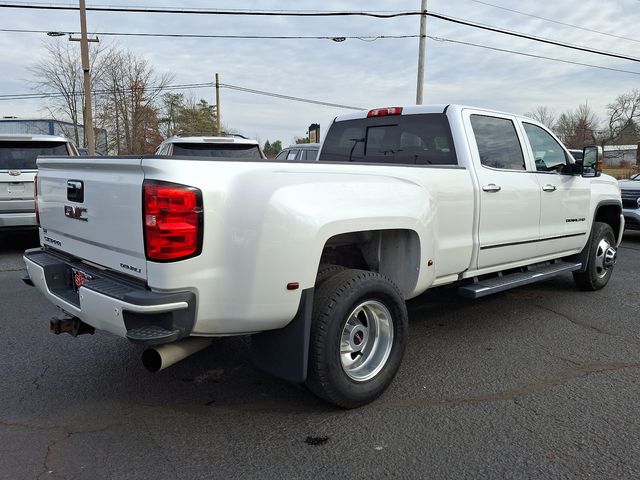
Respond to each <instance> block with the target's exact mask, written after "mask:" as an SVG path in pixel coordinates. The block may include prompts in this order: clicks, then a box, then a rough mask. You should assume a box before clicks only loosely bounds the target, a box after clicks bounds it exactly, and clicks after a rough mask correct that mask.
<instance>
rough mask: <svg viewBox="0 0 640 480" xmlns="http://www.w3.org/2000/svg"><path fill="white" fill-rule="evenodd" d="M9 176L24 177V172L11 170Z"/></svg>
mask: <svg viewBox="0 0 640 480" xmlns="http://www.w3.org/2000/svg"><path fill="white" fill-rule="evenodd" d="M9 175H11V176H12V177H17V176H18V175H22V172H21V171H20V170H9Z"/></svg>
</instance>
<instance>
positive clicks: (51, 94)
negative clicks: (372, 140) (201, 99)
mask: <svg viewBox="0 0 640 480" xmlns="http://www.w3.org/2000/svg"><path fill="white" fill-rule="evenodd" d="M213 86H214V83H213V82H206V83H187V84H180V85H164V86H160V85H158V86H152V87H148V88H146V89H145V90H147V91H150V92H155V91H160V90H162V91H165V90H167V91H172V90H189V89H195V88H211V87H213ZM220 87H221V88H227V89H229V90H237V91H240V92H245V93H251V94H255V95H263V96H267V97H274V98H280V99H284V100H292V101H296V102H302V103H310V104H313V105H322V106H325V107H336V108H344V109H347V110H364V108H362V107H354V106H351V105H343V104H340V103H331V102H324V101H321V100H313V99H310V98H303V97H294V96H292V95H284V94H281V93H275V92H267V91H265V90H256V89H253V88H247V87H241V86H239V85H232V84H229V83H221V84H220ZM127 90H128V91H131V90H133V89H127ZM120 91H122V90H114V89H96V90H95V91H94V92H93V93H94V95H110V94H113V93H116V92H120ZM81 95H83V93H82V92H76V93H75V94H64V93H60V92H48V93H17V94H4V95H0V101H3V100H34V99H44V98H63V97H67V96H81Z"/></svg>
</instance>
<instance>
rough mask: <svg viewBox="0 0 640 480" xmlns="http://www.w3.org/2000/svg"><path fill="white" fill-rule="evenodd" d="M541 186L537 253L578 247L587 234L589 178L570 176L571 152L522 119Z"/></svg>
mask: <svg viewBox="0 0 640 480" xmlns="http://www.w3.org/2000/svg"><path fill="white" fill-rule="evenodd" d="M522 127H523V130H524V133H525V137H526V145H527V154H528V155H530V156H531V159H532V161H533V162H534V164H535V167H536V177H537V179H538V183H539V186H540V192H541V204H540V205H541V206H540V242H539V247H538V248H539V251H540V255H551V254H557V253H561V252H567V253H570V252H572V251H575V250H580V249H582V247H583V246H584V244H585V242H586V239H587V237H588V236H589V232H588V228H589V224H590V222H589V220H588V219H587V215H588V213H589V207H590V196H591V181H590V179H588V178H584V177H582V176H581V175H569V174H567V173H563V172H565V171H566V170H565V167H566V166H567V165H568V164H569V163H570V157H569V156H570V154H569V152H567V151H566V150H565V149H564V147H562V145H561V144H560V142H558V141H557V140H556V139H555V138H554V136H553V135H552V134H551V133H549V132H548V131H547V130H546V129H544V128H543V127H542V126H540V125H536V124H534V123H530V122H522Z"/></svg>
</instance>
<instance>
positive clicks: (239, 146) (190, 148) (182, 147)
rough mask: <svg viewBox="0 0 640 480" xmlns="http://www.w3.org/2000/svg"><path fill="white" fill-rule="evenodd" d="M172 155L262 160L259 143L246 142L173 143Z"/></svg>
mask: <svg viewBox="0 0 640 480" xmlns="http://www.w3.org/2000/svg"><path fill="white" fill-rule="evenodd" d="M172 156H186V157H202V159H208V158H244V159H246V158H251V159H259V160H262V155H260V149H259V148H258V145H252V144H245V143H222V144H221V143H179V142H176V143H174V144H173V153H172Z"/></svg>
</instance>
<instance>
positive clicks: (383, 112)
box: [367, 107, 402, 117]
mask: <svg viewBox="0 0 640 480" xmlns="http://www.w3.org/2000/svg"><path fill="white" fill-rule="evenodd" d="M401 113H402V107H385V108H374V109H373V110H369V113H367V117H387V116H389V115H400V114H401Z"/></svg>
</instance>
